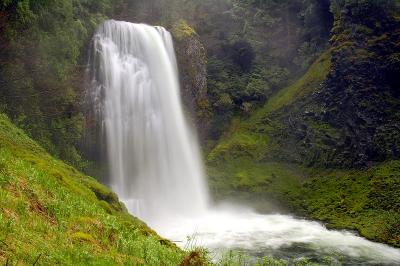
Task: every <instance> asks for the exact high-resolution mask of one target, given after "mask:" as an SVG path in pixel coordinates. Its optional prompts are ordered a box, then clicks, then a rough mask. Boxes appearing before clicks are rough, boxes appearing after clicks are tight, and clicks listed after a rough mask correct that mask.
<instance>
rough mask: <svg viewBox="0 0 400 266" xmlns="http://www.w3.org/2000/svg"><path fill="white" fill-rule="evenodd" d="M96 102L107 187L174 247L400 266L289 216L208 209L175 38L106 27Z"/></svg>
mask: <svg viewBox="0 0 400 266" xmlns="http://www.w3.org/2000/svg"><path fill="white" fill-rule="evenodd" d="M91 66H92V71H91V80H92V84H91V88H90V91H89V92H90V96H91V98H92V102H93V103H94V104H95V107H96V108H95V109H96V112H97V114H98V116H99V117H100V118H101V121H102V125H103V131H104V132H103V133H104V136H105V142H106V144H107V154H108V161H109V165H110V169H111V171H110V177H111V178H110V185H111V187H112V188H113V189H114V191H116V192H117V194H118V195H119V197H120V198H121V199H122V200H123V201H124V202H125V204H126V205H127V207H128V209H129V211H130V212H131V213H132V214H134V215H136V216H139V217H140V218H142V219H143V220H145V221H146V222H147V223H148V224H149V225H151V226H152V227H154V228H155V229H157V230H159V232H160V233H161V234H162V235H163V236H165V237H168V238H170V239H172V240H173V241H177V243H178V244H181V245H184V243H185V240H186V236H188V235H189V236H190V235H193V234H196V239H197V240H196V241H197V243H198V244H200V245H204V246H207V247H209V248H211V249H212V250H220V249H224V248H225V249H226V248H232V249H238V250H246V251H248V252H249V253H250V254H252V255H253V256H254V257H258V256H263V255H273V256H278V257H283V258H296V257H301V256H309V257H320V256H325V255H329V256H336V257H338V258H342V257H345V259H344V260H345V261H348V262H349V261H350V262H352V263H353V262H354V263H358V262H362V263H366V262H370V263H387V264H397V263H399V264H400V251H399V250H397V249H394V248H390V247H388V246H385V245H382V244H377V243H372V242H370V241H367V240H365V239H362V238H360V237H357V236H355V235H353V234H351V233H348V232H338V231H329V230H327V229H326V228H324V227H323V226H322V225H320V224H319V223H316V222H309V221H304V220H299V219H295V218H293V217H291V216H285V215H261V214H256V213H254V212H251V211H248V210H241V211H238V210H228V209H227V208H223V209H217V208H212V209H211V208H208V207H207V202H208V199H207V190H206V186H205V184H204V180H205V178H204V176H203V171H202V163H201V159H200V156H199V148H198V144H197V142H196V139H195V138H194V137H193V134H192V133H191V132H190V130H189V128H188V126H187V124H186V122H185V118H184V115H183V111H182V106H181V100H180V95H179V94H180V89H179V82H178V73H177V72H178V71H177V65H176V59H175V53H174V48H173V43H172V39H171V36H170V34H169V32H167V31H166V30H165V29H164V28H162V27H151V26H148V25H143V24H133V23H128V22H119V21H114V20H110V21H106V22H105V23H104V24H103V25H101V26H100V28H99V29H98V31H97V33H96V35H95V37H94V49H93V56H92V58H91Z"/></svg>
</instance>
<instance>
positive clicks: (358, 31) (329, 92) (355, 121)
mask: <svg viewBox="0 0 400 266" xmlns="http://www.w3.org/2000/svg"><path fill="white" fill-rule="evenodd" d="M358 8H359V7H357V6H349V7H347V8H345V9H344V12H343V13H342V15H341V18H340V19H339V20H338V22H337V26H336V29H335V28H334V30H333V32H334V35H333V38H332V48H333V49H332V70H331V72H330V74H329V75H328V77H327V80H326V82H325V84H324V87H323V90H322V91H321V93H320V94H319V95H318V97H316V101H318V102H320V103H321V106H323V107H324V115H322V116H321V120H323V121H325V122H327V123H329V124H330V125H331V126H333V127H335V128H337V129H339V131H340V135H341V140H340V141H339V142H338V143H336V145H335V146H336V147H335V148H336V150H337V156H336V160H337V162H335V163H336V164H338V165H346V166H366V165H368V164H369V163H370V162H375V161H384V160H386V159H391V158H398V149H399V147H400V128H399V126H400V117H399V114H398V110H399V108H400V98H399V97H398V90H399V87H398V84H396V82H393V79H392V78H391V77H393V76H394V75H397V76H399V75H400V72H399V67H398V65H399V64H398V62H399V60H398V58H399V53H398V51H399V47H398V44H399V42H400V32H399V31H398V30H396V29H399V28H400V21H399V20H398V19H396V18H392V17H391V16H390V15H389V14H384V13H383V11H381V12H382V14H380V12H377V11H374V14H375V17H373V16H362V17H361V16H360V17H358V16H354V15H353V16H347V15H345V14H354V13H355V10H357V9H358ZM394 73H396V74H394Z"/></svg>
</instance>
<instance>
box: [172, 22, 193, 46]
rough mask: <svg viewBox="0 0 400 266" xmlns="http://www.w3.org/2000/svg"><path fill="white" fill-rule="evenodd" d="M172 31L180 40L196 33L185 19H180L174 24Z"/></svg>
mask: <svg viewBox="0 0 400 266" xmlns="http://www.w3.org/2000/svg"><path fill="white" fill-rule="evenodd" d="M171 32H172V35H173V36H174V37H175V38H176V39H177V40H179V41H181V40H184V39H187V38H189V37H191V36H193V35H195V34H196V31H195V30H194V29H193V28H192V27H190V26H189V25H188V24H187V22H186V21H185V20H183V19H181V20H179V21H178V22H177V23H175V24H174V25H173V27H172V30H171Z"/></svg>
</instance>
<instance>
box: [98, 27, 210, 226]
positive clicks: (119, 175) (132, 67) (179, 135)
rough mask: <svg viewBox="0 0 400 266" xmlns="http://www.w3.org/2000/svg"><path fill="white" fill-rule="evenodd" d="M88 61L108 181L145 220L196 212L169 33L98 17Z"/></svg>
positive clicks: (195, 167)
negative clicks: (90, 66)
mask: <svg viewBox="0 0 400 266" xmlns="http://www.w3.org/2000/svg"><path fill="white" fill-rule="evenodd" d="M92 66H93V67H94V69H93V71H92V76H93V79H92V86H91V95H92V97H95V98H96V99H97V100H96V102H97V103H98V109H97V110H98V114H99V115H100V118H101V120H102V121H103V127H104V130H105V132H104V134H105V139H106V143H107V151H108V160H109V163H110V168H111V173H110V175H111V184H110V185H111V187H112V188H113V189H114V191H115V192H117V194H118V195H119V196H120V198H121V199H122V201H124V202H125V204H126V205H127V207H128V210H129V211H131V212H132V213H134V214H135V215H137V216H139V217H140V218H142V219H144V220H145V221H148V222H150V223H151V221H153V220H157V219H159V218H160V217H162V216H163V217H164V219H165V217H171V216H174V215H185V216H187V215H197V214H199V213H201V212H202V211H204V210H205V209H206V204H207V192H206V189H205V185H204V183H203V182H204V181H203V180H204V178H203V170H202V165H201V160H200V156H199V150H198V144H197V143H196V139H195V138H194V137H192V136H193V135H192V134H191V132H189V128H188V126H187V123H186V121H185V118H184V115H183V110H182V105H181V100H180V95H179V93H180V89H179V81H178V73H177V72H178V71H177V64H176V59H175V52H174V47H173V42H172V38H171V35H170V33H169V32H168V31H166V30H165V29H164V28H162V27H151V26H148V25H144V24H133V23H128V22H120V21H114V20H109V21H106V22H105V23H103V24H102V25H101V26H100V28H99V29H98V31H97V33H96V35H95V37H94V55H93V58H92Z"/></svg>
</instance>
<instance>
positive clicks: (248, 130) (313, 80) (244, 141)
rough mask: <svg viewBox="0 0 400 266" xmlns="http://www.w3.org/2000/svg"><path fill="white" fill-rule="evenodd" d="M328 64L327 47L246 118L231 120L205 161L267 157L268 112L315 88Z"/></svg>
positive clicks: (324, 73)
mask: <svg viewBox="0 0 400 266" xmlns="http://www.w3.org/2000/svg"><path fill="white" fill-rule="evenodd" d="M330 67H331V58H330V53H329V51H328V52H326V53H324V54H323V55H321V56H320V57H319V58H318V59H317V60H316V62H315V63H314V64H313V65H312V66H311V67H310V69H309V70H308V72H307V73H306V74H305V75H304V76H303V77H302V78H301V79H299V80H298V81H297V82H295V83H293V84H292V85H290V86H288V87H286V88H284V89H282V90H280V91H278V92H277V93H276V94H275V95H274V96H272V97H271V98H270V99H269V100H268V101H267V103H266V104H265V105H264V106H263V107H262V108H260V109H259V110H257V111H256V112H255V113H254V114H252V115H251V116H250V118H248V119H246V120H240V119H236V120H234V121H233V122H232V126H231V129H230V131H229V132H228V133H227V134H226V136H224V137H223V138H222V139H221V140H220V142H219V144H218V145H217V146H216V147H215V148H214V149H213V150H212V151H211V152H210V153H209V155H208V158H207V161H208V163H210V164H213V163H217V161H221V160H229V159H230V158H237V157H239V156H247V157H252V158H254V159H255V160H257V161H260V160H264V159H265V158H267V157H268V156H269V152H270V150H271V149H273V147H272V146H271V145H273V143H272V142H271V141H270V140H269V139H270V136H269V133H270V132H271V131H273V130H274V128H276V127H277V125H276V124H274V123H273V121H272V120H271V119H270V116H271V114H273V113H274V112H276V111H278V110H280V109H283V108H285V107H286V106H289V105H291V104H293V103H294V102H295V101H296V100H298V99H300V98H303V97H305V96H306V95H308V94H310V93H311V92H313V91H314V90H316V89H317V88H318V87H319V86H320V84H321V82H322V81H323V80H324V79H325V77H326V75H327V74H328V73H329V70H330Z"/></svg>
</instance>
